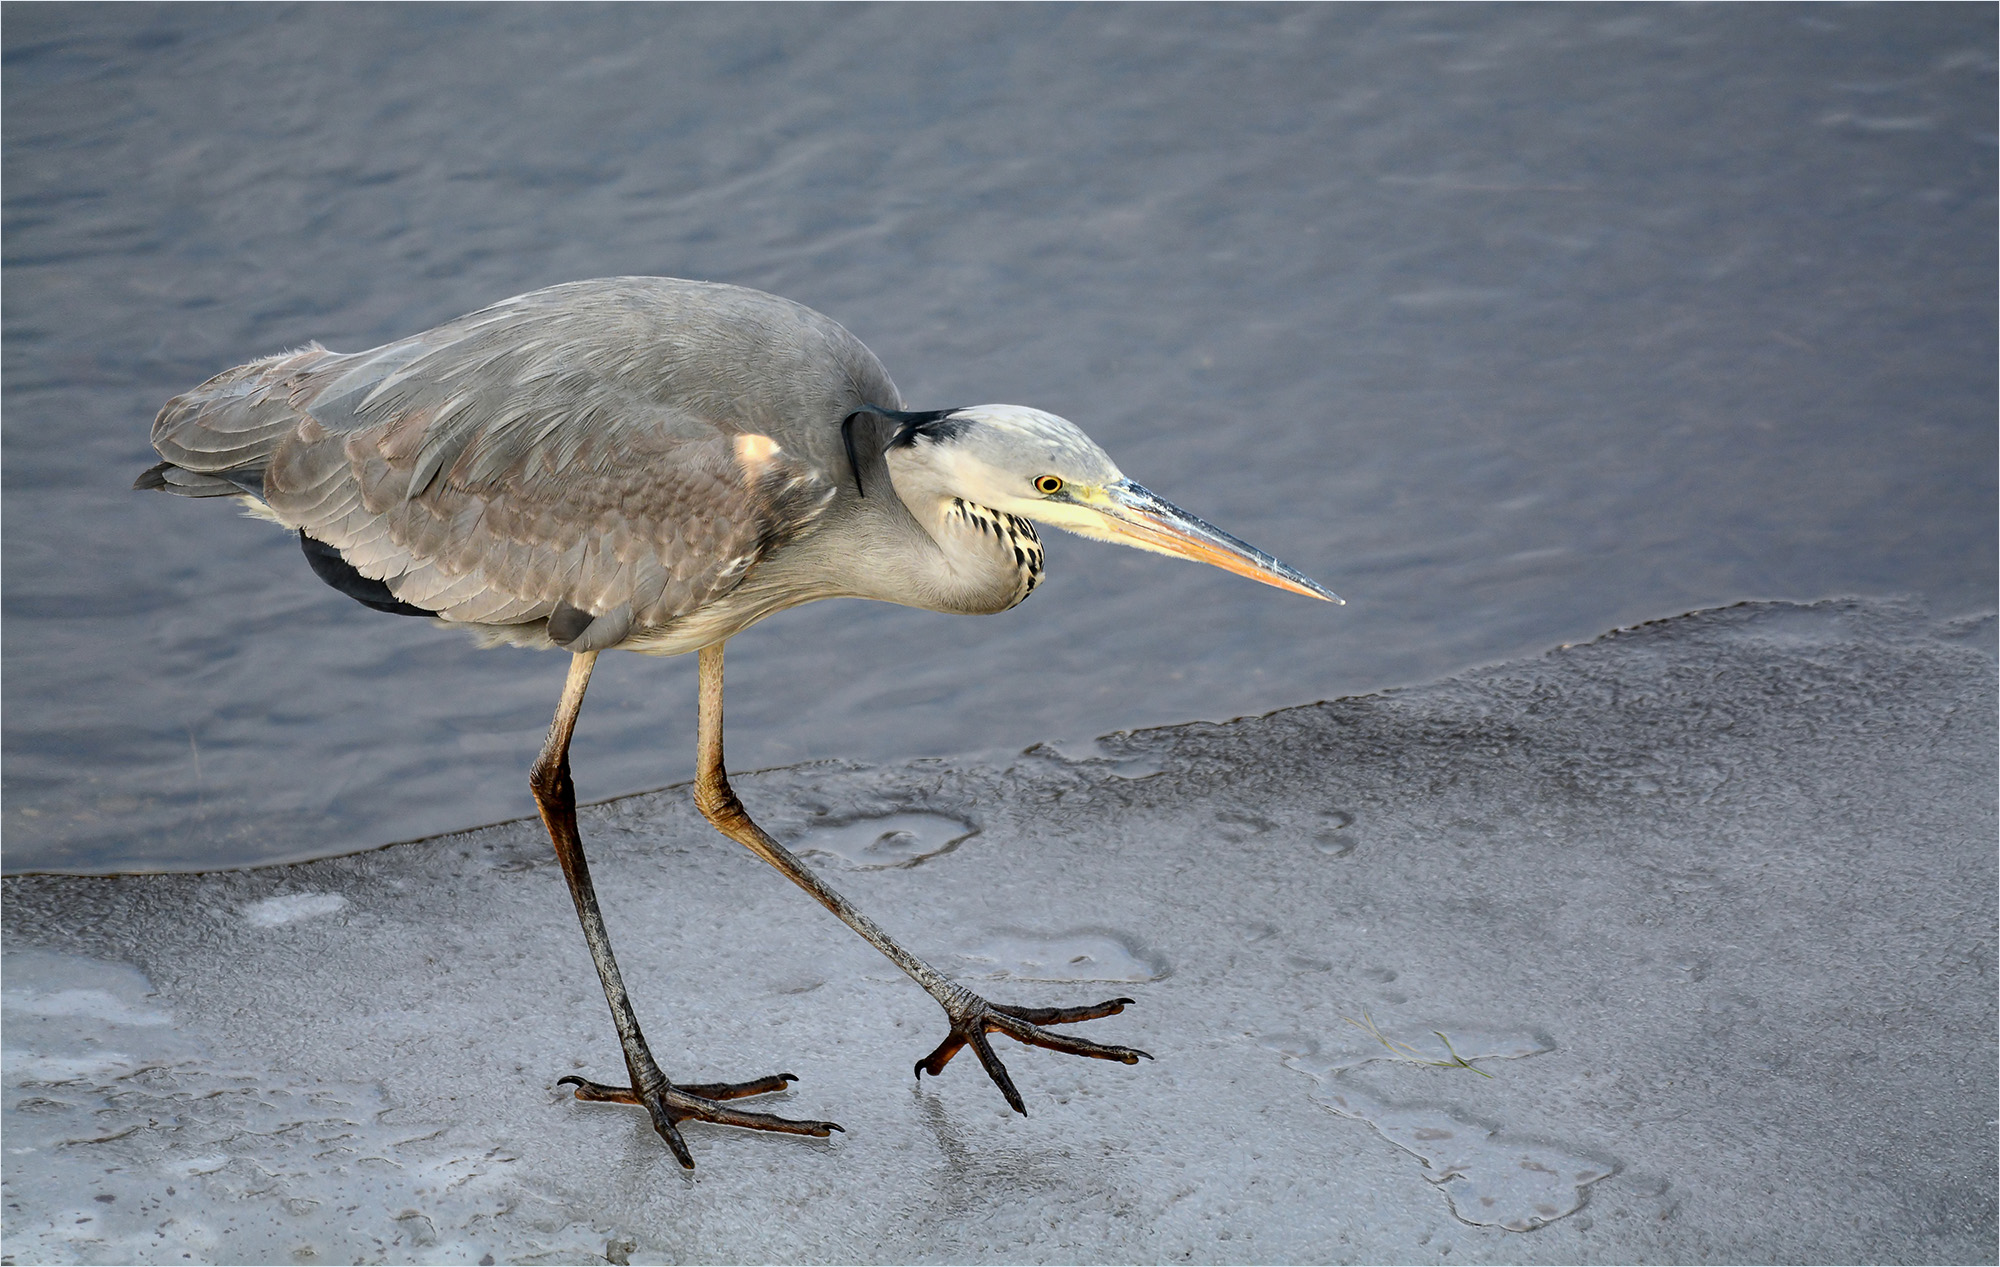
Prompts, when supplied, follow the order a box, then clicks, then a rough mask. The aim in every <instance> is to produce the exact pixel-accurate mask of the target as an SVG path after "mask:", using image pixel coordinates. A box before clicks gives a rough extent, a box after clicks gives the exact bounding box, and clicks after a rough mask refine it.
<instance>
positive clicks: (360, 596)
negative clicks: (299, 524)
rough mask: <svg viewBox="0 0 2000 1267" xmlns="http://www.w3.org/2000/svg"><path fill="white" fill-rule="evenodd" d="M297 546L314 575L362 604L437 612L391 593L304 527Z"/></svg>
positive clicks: (400, 613) (382, 609)
mask: <svg viewBox="0 0 2000 1267" xmlns="http://www.w3.org/2000/svg"><path fill="white" fill-rule="evenodd" d="M299 548H300V549H302V550H304V551H305V552H306V562H307V563H310V564H312V570H313V575H314V576H317V577H318V578H319V579H320V580H322V581H325V582H326V583H327V584H328V585H331V586H333V588H335V589H337V590H339V591H340V592H341V593H343V594H345V595H347V596H348V597H349V598H351V599H353V600H354V601H355V602H357V603H360V604H361V605H362V606H363V607H373V608H374V609H375V610H376V611H378V612H390V613H393V614H394V615H397V616H435V615H437V613H436V612H433V611H425V610H424V609H423V608H421V607H417V606H413V605H412V604H409V603H406V602H404V601H403V600H402V599H400V598H397V597H396V596H395V595H394V594H392V593H390V592H389V587H388V586H387V585H384V584H383V583H382V582H380V581H371V580H369V579H368V578H367V577H365V576H363V575H361V573H359V572H357V571H355V570H354V565H353V564H351V563H349V562H348V561H347V560H346V559H343V558H341V557H340V551H338V550H336V549H334V548H333V547H332V546H330V545H328V544H327V543H326V542H324V541H315V540H313V539H312V538H311V537H308V536H307V535H306V534H305V531H304V530H303V529H301V530H300V532H299Z"/></svg>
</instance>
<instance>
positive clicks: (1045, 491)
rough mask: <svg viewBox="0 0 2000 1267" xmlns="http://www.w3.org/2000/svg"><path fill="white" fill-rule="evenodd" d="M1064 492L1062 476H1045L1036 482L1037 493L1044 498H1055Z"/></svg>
mask: <svg viewBox="0 0 2000 1267" xmlns="http://www.w3.org/2000/svg"><path fill="white" fill-rule="evenodd" d="M1062 490H1063V482H1062V476H1060V475H1044V476H1042V477H1040V478H1039V479H1037V480H1036V481H1035V491H1036V492H1038V493H1040V494H1041V495H1042V496H1044V497H1054V496H1055V495H1056V494H1057V493H1060V492H1062Z"/></svg>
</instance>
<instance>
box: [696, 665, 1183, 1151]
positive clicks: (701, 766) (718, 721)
mask: <svg viewBox="0 0 2000 1267" xmlns="http://www.w3.org/2000/svg"><path fill="white" fill-rule="evenodd" d="M694 799H695V804H696V805H698V806H700V807H701V812H702V814H703V815H704V816H705V817H707V819H708V821H709V822H711V823H713V824H714V825H715V827H716V830H718V831H720V832H721V833H722V834H723V835H725V836H728V837H729V838H730V839H731V840H734V841H736V842H737V843H739V844H741V845H743V846H745V847H746V848H748V849H749V850H750V852H752V853H754V854H756V855H757V856H758V857H760V858H762V859H763V860H764V861H766V862H768V863H770V864H771V865H772V866H774V867H776V868H777V869H778V870H779V871H781V872H783V873H784V874H785V877H786V878H787V879H789V880H790V881H791V882H792V883H793V884H796V885H798V886H799V887H800V888H802V889H804V890H805V891H806V892H808V893H810V894H812V896H813V897H814V899H816V900H817V901H818V902H819V904H820V905H821V906H824V907H825V908H826V909H827V910H829V911H832V912H833V913H834V915H836V916H837V917H839V919H840V921H841V922H842V923H844V924H846V925H847V926H848V927H849V928H852V929H853V930H854V931H855V932H857V933H860V934H861V935H862V937H864V938H866V939H867V941H868V944H869V945H871V946H873V947H875V949H877V950H879V951H881V952H882V953H883V954H884V955H886V956H887V957H888V959H889V961H890V962H891V963H893V964H895V965H896V966H897V967H898V968H901V969H902V970H903V971H904V972H905V973H906V974H908V975H909V977H910V979H911V980H912V981H915V982H916V983H917V984H918V985H920V986H922V987H923V988H924V991H925V992H926V993H928V994H929V995H930V996H931V997H932V998H934V999H936V1000H937V1001H938V1003H939V1004H940V1005H941V1006H942V1007H943V1008H944V1010H945V1015H946V1016H947V1017H948V1018H949V1019H950V1022H951V1032H950V1034H948V1035H947V1036H946V1037H945V1040H944V1042H943V1043H942V1044H940V1045H939V1047H938V1049H937V1050H936V1051H934V1052H932V1053H931V1054H930V1055H929V1056H926V1057H925V1058H924V1059H922V1060H920V1061H918V1062H917V1076H918V1077H920V1078H921V1077H922V1076H923V1075H924V1074H926V1073H928V1074H930V1075H931V1076H933V1077H936V1076H937V1075H938V1074H941V1073H943V1072H944V1067H945V1066H946V1065H947V1064H949V1063H950V1062H951V1058H952V1057H953V1056H956V1055H957V1054H958V1052H959V1050H960V1049H961V1048H964V1047H971V1048H972V1050H973V1051H974V1052H975V1053H977V1055H978V1056H979V1063H980V1064H982V1065H984V1066H985V1067H986V1072H987V1075H988V1076H990V1077H991V1078H992V1079H993V1082H994V1085H996V1086H998V1087H999V1088H1000V1094H1002V1095H1004V1096H1006V1097H1007V1103H1008V1104H1010V1105H1012V1106H1013V1108H1014V1111H1015V1112H1016V1113H1021V1114H1026V1113H1027V1111H1028V1107H1027V1105H1026V1104H1024V1103H1023V1102H1022V1100H1021V1093H1020V1092H1019V1091H1017V1090H1015V1089H1014V1080H1013V1079H1012V1078H1010V1077H1009V1076H1008V1075H1007V1067H1006V1066H1005V1065H1003V1064H1001V1063H1000V1058H999V1057H998V1056H996V1055H994V1054H993V1046H992V1044H991V1043H989V1042H987V1041H986V1036H987V1035H988V1034H1005V1035H1007V1037H1009V1038H1012V1039H1015V1040H1016V1041H1018V1042H1023V1043H1027V1044H1030V1045H1031V1046H1035V1047H1046V1048H1049V1049H1050V1050H1052V1051H1062V1052H1069V1053H1070V1054H1071V1055H1076V1056H1094V1057H1096V1058H1097V1059H1099V1060H1116V1061H1118V1062H1119V1063H1121V1064H1127V1065H1136V1064H1138V1063H1139V1058H1140V1057H1141V1056H1145V1057H1146V1059H1148V1060H1151V1059H1152V1057H1151V1056H1150V1055H1148V1054H1147V1053H1145V1052H1143V1051H1140V1050H1138V1049H1137V1048H1134V1047H1114V1046H1111V1045H1110V1044H1107V1043H1093V1042H1091V1041H1089V1040H1088V1039H1083V1038H1073V1037H1071V1036H1070V1035H1068V1034H1057V1033H1054V1032H1052V1031H1050V1030H1048V1029H1044V1028H1043V1026H1047V1025H1065V1024H1069V1023H1071V1022H1073V1021H1090V1020H1096V1019H1097V1018H1098V1017H1101V1016H1111V1015H1114V1014H1116V1013H1118V1012H1122V1011H1124V1010H1125V1005H1126V1004H1128V1003H1130V1002H1132V1000H1131V999H1108V1000H1106V1001H1105V1002H1103V1003H1097V1004H1093V1005H1091V1006H1089V1007H1045V1008H1030V1007H1012V1006H1009V1005H1007V1004H1004V1003H992V1002H988V1001H987V1000H986V999H983V998H981V997H980V996H978V995H977V994H974V993H973V992H972V991H970V990H968V989H966V988H965V987H963V986H961V985H959V984H958V983H957V982H955V981H953V980H951V979H950V978H949V977H947V976H945V975H944V974H943V973H941V972H939V971H938V970H937V969H936V968H933V967H931V966H930V965H929V964H927V963H925V962H924V961H923V960H921V959H919V958H917V957H916V956H915V955H913V954H911V953H910V952H909V951H907V950H905V949H903V948H902V947H901V946H899V945H897V944H896V942H895V940H894V939H893V938H891V937H890V936H889V934H887V933H885V932H883V931H882V929H881V927H880V926H879V925H877V924H876V923H875V921H874V920H872V919H869V918H868V917H867V916H866V915H863V914H862V913H861V912H860V911H858V910H856V909H855V908H854V906H853V904H852V903H850V902H849V901H848V900H847V899H846V898H844V897H842V896H841V895H840V894H838V893H836V892H834V890H833V889H832V888H831V887H829V886H828V885H827V884H826V882H825V881H823V880H821V879H820V878H819V876H818V875H817V874H816V873H815V872H814V871H813V870H812V869H811V868H809V867H807V866H806V864H805V863H803V862H801V861H800V860H799V858H798V855H796V854H794V853H793V852H792V851H791V850H789V849H787V848H785V847H784V846H783V845H781V844H779V843H778V842H777V841H775V840H773V839H772V838H771V836H770V834H769V833H768V832H766V831H765V830H764V829H763V828H761V827H759V826H758V825H757V824H756V823H755V822H753V821H752V820H751V818H750V815H749V813H748V811H746V810H745V809H744V808H743V802H741V801H739V800H737V799H736V793H735V792H734V791H732V790H731V789H730V786H729V776H728V775H727V774H726V773H724V771H723V765H722V644H721V643H717V644H716V645H714V646H712V647H703V648H702V649H701V722H700V739H699V742H698V751H697V755H696V773H695V784H694Z"/></svg>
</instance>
